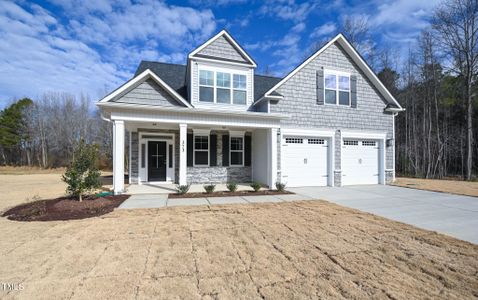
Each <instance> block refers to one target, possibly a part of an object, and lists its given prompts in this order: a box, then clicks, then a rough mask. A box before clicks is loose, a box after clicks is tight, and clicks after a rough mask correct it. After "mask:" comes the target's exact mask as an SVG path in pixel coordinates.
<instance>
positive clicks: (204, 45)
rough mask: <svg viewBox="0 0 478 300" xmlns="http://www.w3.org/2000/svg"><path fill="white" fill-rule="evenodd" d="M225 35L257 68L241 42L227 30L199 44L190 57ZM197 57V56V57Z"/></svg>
mask: <svg viewBox="0 0 478 300" xmlns="http://www.w3.org/2000/svg"><path fill="white" fill-rule="evenodd" d="M222 35H224V36H225V37H226V39H227V40H228V41H229V42H231V43H232V45H233V46H234V48H236V49H237V50H238V51H239V52H240V53H241V54H242V55H243V56H244V57H245V58H246V59H247V60H248V61H249V62H250V64H251V65H252V66H253V67H254V68H255V67H257V65H256V63H255V61H254V60H253V59H252V58H251V57H250V56H249V55H247V53H246V51H244V49H242V47H241V46H239V44H238V43H237V42H236V41H235V40H234V39H233V38H232V36H231V35H230V34H229V33H228V32H227V31H226V30H224V29H223V30H221V31H220V32H219V33H218V34H216V35H215V36H213V37H212V38H210V39H209V40H207V41H206V42H205V43H204V44H202V45H201V46H199V47H198V48H196V49H195V50H194V51H193V52H191V53H190V54H189V55H188V57H189V58H192V57H193V56H194V55H196V54H198V53H199V52H201V50H202V49H204V48H206V47H207V46H209V45H210V44H211V43H212V42H214V41H215V40H216V39H217V38H218V37H220V36H222ZM196 58H197V57H196Z"/></svg>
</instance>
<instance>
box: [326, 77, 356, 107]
mask: <svg viewBox="0 0 478 300" xmlns="http://www.w3.org/2000/svg"><path fill="white" fill-rule="evenodd" d="M328 75H329V76H335V88H334V89H332V88H327V85H326V79H327V76H328ZM340 77H345V78H347V79H348V87H347V89H344V88H340V80H339V78H340ZM350 77H351V75H350V73H346V72H340V71H333V70H327V69H325V70H324V104H325V105H340V106H348V107H350V106H351V105H352V96H351V94H352V93H351V83H350ZM327 90H329V91H334V92H335V103H328V102H327V99H326V95H327ZM340 92H346V93H348V103H347V104H346V105H345V104H340V102H339V100H340Z"/></svg>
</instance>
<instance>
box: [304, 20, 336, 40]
mask: <svg viewBox="0 0 478 300" xmlns="http://www.w3.org/2000/svg"><path fill="white" fill-rule="evenodd" d="M336 31H337V25H335V23H333V22H328V23H325V24H324V25H321V26H319V27H317V28H315V29H314V30H313V31H312V33H311V34H310V38H311V39H317V38H320V37H323V36H326V35H329V34H331V33H334V32H336Z"/></svg>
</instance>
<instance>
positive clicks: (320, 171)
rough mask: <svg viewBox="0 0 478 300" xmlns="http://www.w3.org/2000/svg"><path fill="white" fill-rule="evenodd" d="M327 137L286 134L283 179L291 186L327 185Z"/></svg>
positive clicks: (283, 149)
mask: <svg viewBox="0 0 478 300" xmlns="http://www.w3.org/2000/svg"><path fill="white" fill-rule="evenodd" d="M327 149H328V143H327V139H324V138H320V137H298V136H284V137H283V140H282V154H281V155H282V164H283V165H282V166H281V169H282V180H283V182H285V183H286V184H287V186H289V187H294V186H326V185H327V180H328V176H327V174H328V173H327V153H328V151H327Z"/></svg>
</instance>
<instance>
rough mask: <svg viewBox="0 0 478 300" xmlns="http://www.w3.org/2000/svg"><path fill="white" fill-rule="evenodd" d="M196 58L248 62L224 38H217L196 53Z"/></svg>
mask: <svg viewBox="0 0 478 300" xmlns="http://www.w3.org/2000/svg"><path fill="white" fill-rule="evenodd" d="M197 55H198V56H201V55H202V56H211V57H216V58H223V59H227V60H235V61H240V62H248V61H247V60H246V59H245V58H244V57H243V56H242V55H241V54H240V53H239V52H238V51H237V50H236V49H235V48H234V47H233V46H232V45H231V43H229V41H228V40H227V39H226V38H225V37H224V36H220V37H218V38H217V39H216V40H215V41H214V42H212V43H211V44H209V45H208V46H206V47H205V48H204V49H202V50H201V51H199V52H198V53H197Z"/></svg>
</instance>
